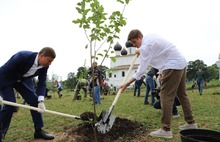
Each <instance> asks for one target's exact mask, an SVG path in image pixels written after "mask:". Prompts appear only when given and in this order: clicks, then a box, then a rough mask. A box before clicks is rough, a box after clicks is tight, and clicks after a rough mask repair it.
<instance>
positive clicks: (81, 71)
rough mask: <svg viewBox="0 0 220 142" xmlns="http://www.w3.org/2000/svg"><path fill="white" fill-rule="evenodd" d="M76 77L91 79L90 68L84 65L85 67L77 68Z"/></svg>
mask: <svg viewBox="0 0 220 142" xmlns="http://www.w3.org/2000/svg"><path fill="white" fill-rule="evenodd" d="M76 77H77V78H78V79H83V78H84V79H87V80H89V76H88V68H87V67H85V66H83V67H79V68H78V69H77V74H76Z"/></svg>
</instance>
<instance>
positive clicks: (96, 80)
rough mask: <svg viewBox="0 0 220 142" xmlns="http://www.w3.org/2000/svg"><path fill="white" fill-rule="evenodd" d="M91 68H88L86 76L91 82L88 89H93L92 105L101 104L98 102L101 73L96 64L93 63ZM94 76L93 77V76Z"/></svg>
mask: <svg viewBox="0 0 220 142" xmlns="http://www.w3.org/2000/svg"><path fill="white" fill-rule="evenodd" d="M92 65H93V66H92V67H91V68H89V71H88V74H89V75H90V76H91V78H92V79H91V81H90V86H89V87H90V88H93V87H94V103H95V104H101V100H100V95H101V92H100V89H101V88H100V86H101V81H102V74H101V71H100V69H99V67H98V64H97V62H93V64H92ZM93 75H94V76H93Z"/></svg>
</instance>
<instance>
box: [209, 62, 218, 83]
mask: <svg viewBox="0 0 220 142" xmlns="http://www.w3.org/2000/svg"><path fill="white" fill-rule="evenodd" d="M206 78H207V80H208V81H210V80H213V79H214V80H218V79H219V69H218V67H217V65H216V64H213V65H212V66H208V67H207V73H206Z"/></svg>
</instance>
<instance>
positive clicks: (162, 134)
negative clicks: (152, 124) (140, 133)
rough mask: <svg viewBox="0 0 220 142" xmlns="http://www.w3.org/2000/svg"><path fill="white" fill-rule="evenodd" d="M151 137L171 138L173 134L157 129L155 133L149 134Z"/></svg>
mask: <svg viewBox="0 0 220 142" xmlns="http://www.w3.org/2000/svg"><path fill="white" fill-rule="evenodd" d="M150 135H151V136H152V137H161V138H172V137H173V134H172V132H171V131H164V130H163V129H159V130H157V131H153V132H151V133H150Z"/></svg>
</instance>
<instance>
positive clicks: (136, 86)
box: [134, 81, 141, 97]
mask: <svg viewBox="0 0 220 142" xmlns="http://www.w3.org/2000/svg"><path fill="white" fill-rule="evenodd" d="M137 90H138V97H140V91H141V86H140V85H139V84H138V82H137V81H135V84H134V96H136V91H137Z"/></svg>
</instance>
